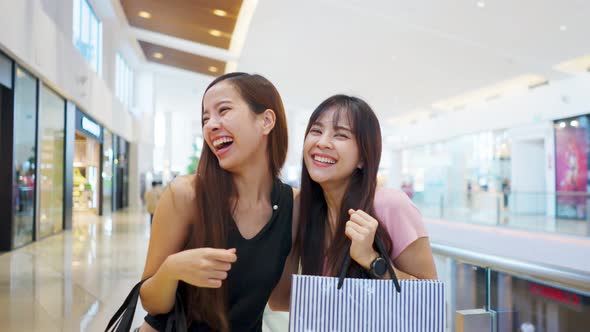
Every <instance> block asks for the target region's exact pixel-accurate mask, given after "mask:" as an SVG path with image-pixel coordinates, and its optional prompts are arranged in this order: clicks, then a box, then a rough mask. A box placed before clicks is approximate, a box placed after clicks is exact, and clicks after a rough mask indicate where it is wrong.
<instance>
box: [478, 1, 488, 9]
mask: <svg viewBox="0 0 590 332" xmlns="http://www.w3.org/2000/svg"><path fill="white" fill-rule="evenodd" d="M485 6H486V3H485V2H483V1H478V2H477V7H479V8H483V7H485Z"/></svg>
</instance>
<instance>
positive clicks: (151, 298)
mask: <svg viewBox="0 0 590 332" xmlns="http://www.w3.org/2000/svg"><path fill="white" fill-rule="evenodd" d="M193 179H194V176H187V177H179V178H177V179H175V180H174V182H173V183H171V184H170V186H169V188H168V190H166V192H164V194H163V195H162V198H161V199H160V201H159V203H158V207H157V209H156V213H155V215H154V220H153V226H152V231H151V237H150V244H149V249H148V255H147V259H146V264H145V268H144V272H143V276H142V280H146V279H147V280H146V281H145V282H144V284H143V285H142V286H141V290H140V295H141V302H142V304H143V307H144V308H145V310H146V311H147V312H148V313H150V314H152V315H155V314H163V313H168V312H170V310H171V309H172V307H173V306H174V301H175V298H176V297H175V295H176V289H177V287H178V281H181V280H182V281H184V282H186V283H188V284H191V285H194V286H197V287H209V288H219V287H221V283H222V281H223V280H225V279H226V278H227V271H229V269H230V268H231V263H233V262H235V260H236V253H235V250H234V249H230V250H226V249H212V248H198V249H190V250H184V251H181V250H182V249H183V248H184V247H185V245H186V242H187V239H188V235H189V232H190V227H191V220H192V218H193V217H194V215H195V213H196V211H195V206H194V187H193Z"/></svg>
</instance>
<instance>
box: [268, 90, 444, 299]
mask: <svg viewBox="0 0 590 332" xmlns="http://www.w3.org/2000/svg"><path fill="white" fill-rule="evenodd" d="M381 147H382V144H381V129H380V126H379V121H378V120H377V117H376V116H375V113H374V112H373V111H372V109H371V107H370V106H369V105H368V104H367V103H366V102H365V101H363V100H361V99H359V98H355V97H350V96H345V95H335V96H332V97H330V98H328V99H327V100H325V101H324V102H322V103H321V104H320V105H319V106H318V107H317V109H316V110H315V111H314V112H313V114H312V115H311V118H310V120H309V123H308V126H307V130H306V134H305V142H304V147H303V162H304V166H303V170H302V176H301V192H300V195H299V198H300V202H299V203H300V210H299V218H298V225H297V229H298V231H297V237H296V241H295V245H294V248H293V251H292V253H291V257H290V259H289V262H288V264H287V267H286V270H285V272H284V274H283V278H282V280H281V283H280V290H277V289H275V293H274V294H273V305H272V306H271V308H272V309H273V310H288V308H289V295H290V276H291V274H293V273H298V272H300V273H302V274H306V275H323V276H337V275H338V273H339V272H340V269H341V266H342V265H343V262H344V261H345V260H346V256H347V255H348V254H350V257H351V258H352V261H351V265H350V268H349V269H348V273H347V277H353V278H354V277H356V278H359V277H360V278H391V276H390V274H389V273H388V272H387V265H386V264H387V259H391V260H392V261H393V265H394V271H395V273H396V275H397V277H398V278H400V279H436V278H437V275H436V268H435V266H434V259H433V257H432V250H431V248H430V242H429V239H428V235H427V233H426V230H425V227H424V223H423V220H422V216H421V214H420V212H419V211H418V209H417V208H416V207H415V206H414V204H413V203H412V201H411V200H410V199H409V198H408V196H407V195H406V194H405V193H403V192H402V191H399V190H393V189H385V188H379V189H378V188H377V171H378V170H379V162H380V159H381ZM377 237H378V238H379V239H380V240H381V242H382V243H383V244H384V246H385V248H386V250H387V252H388V253H389V257H381V256H380V255H379V253H378V250H377V248H376V247H375V245H374V243H375V239H376V238H377ZM348 248H350V249H348Z"/></svg>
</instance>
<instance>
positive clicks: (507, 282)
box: [263, 243, 590, 332]
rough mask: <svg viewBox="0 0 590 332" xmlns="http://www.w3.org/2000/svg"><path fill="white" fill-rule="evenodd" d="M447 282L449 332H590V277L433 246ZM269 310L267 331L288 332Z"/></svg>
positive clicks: (283, 316)
mask: <svg viewBox="0 0 590 332" xmlns="http://www.w3.org/2000/svg"><path fill="white" fill-rule="evenodd" d="M431 246H432V251H433V254H434V258H435V263H436V269H437V273H438V278H439V279H440V280H442V281H443V282H444V284H445V301H446V303H445V306H446V310H445V311H446V314H447V317H446V318H447V319H446V323H447V326H446V331H458V332H462V331H466V332H473V331H476V332H507V331H518V332H520V331H522V332H529V331H535V332H552V331H560V332H561V331H563V332H568V331H588V330H589V329H588V327H590V274H587V273H584V272H580V271H574V270H566V269H563V268H555V267H551V266H546V265H541V264H536V263H529V262H524V261H518V260H512V259H506V258H502V257H497V256H493V255H487V254H481V253H477V252H473V251H467V250H463V249H458V248H455V247H450V246H446V245H441V244H437V243H432V244H431ZM288 322H289V314H288V313H283V312H272V311H270V310H267V311H266V313H265V317H264V328H263V331H264V332H280V331H288Z"/></svg>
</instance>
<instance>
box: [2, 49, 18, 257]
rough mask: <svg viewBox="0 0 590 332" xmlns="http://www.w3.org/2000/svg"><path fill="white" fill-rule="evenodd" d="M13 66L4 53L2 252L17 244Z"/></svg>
mask: <svg viewBox="0 0 590 332" xmlns="http://www.w3.org/2000/svg"><path fill="white" fill-rule="evenodd" d="M12 72H13V62H12V61H11V60H10V59H9V58H8V57H5V56H4V54H2V53H1V52H0V151H3V155H2V162H0V193H1V195H0V197H1V198H0V252H1V251H6V250H11V249H12V248H13V247H14V246H13V241H14V235H13V233H14V227H13V222H12V220H13V218H14V201H13V198H14V195H15V188H14V181H13V180H12V178H13V176H14V167H13V163H12V160H11V159H12V149H13V142H12V141H13V137H12V136H13V119H12V118H13V116H12V115H13V114H14V109H13V100H14V91H13V88H14V85H13V80H12Z"/></svg>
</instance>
